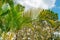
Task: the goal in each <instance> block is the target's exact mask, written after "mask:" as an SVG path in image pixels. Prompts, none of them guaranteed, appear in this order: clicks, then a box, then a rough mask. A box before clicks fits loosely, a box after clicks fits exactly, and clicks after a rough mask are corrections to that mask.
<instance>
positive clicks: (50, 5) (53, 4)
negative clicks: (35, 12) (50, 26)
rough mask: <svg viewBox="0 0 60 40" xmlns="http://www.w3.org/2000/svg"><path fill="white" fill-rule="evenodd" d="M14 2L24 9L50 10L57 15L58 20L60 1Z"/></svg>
mask: <svg viewBox="0 0 60 40" xmlns="http://www.w3.org/2000/svg"><path fill="white" fill-rule="evenodd" d="M16 2H17V3H20V4H22V5H23V6H25V8H26V9H29V8H42V9H52V10H53V11H54V12H56V13H58V17H59V20H60V0H16Z"/></svg>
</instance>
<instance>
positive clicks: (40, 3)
mask: <svg viewBox="0 0 60 40" xmlns="http://www.w3.org/2000/svg"><path fill="white" fill-rule="evenodd" d="M16 2H17V3H20V4H22V5H23V6H25V7H26V8H31V7H33V8H43V9H50V8H53V7H54V6H55V2H56V0H16Z"/></svg>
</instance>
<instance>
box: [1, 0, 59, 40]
mask: <svg viewBox="0 0 60 40" xmlns="http://www.w3.org/2000/svg"><path fill="white" fill-rule="evenodd" d="M24 8H25V7H24V6H22V5H20V4H17V5H14V2H13V0H0V40H53V39H54V40H60V36H59V35H60V34H56V33H55V32H59V31H60V21H58V14H57V13H55V12H53V11H51V10H44V9H36V10H35V9H30V10H28V11H26V12H24ZM36 14H38V15H36ZM32 17H33V18H32ZM34 17H36V18H34Z"/></svg>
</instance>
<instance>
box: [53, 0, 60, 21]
mask: <svg viewBox="0 0 60 40" xmlns="http://www.w3.org/2000/svg"><path fill="white" fill-rule="evenodd" d="M52 10H53V11H54V12H56V13H58V17H59V20H60V0H56V2H55V7H53V8H52Z"/></svg>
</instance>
